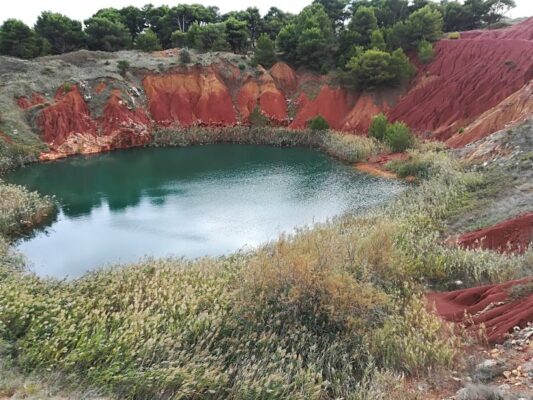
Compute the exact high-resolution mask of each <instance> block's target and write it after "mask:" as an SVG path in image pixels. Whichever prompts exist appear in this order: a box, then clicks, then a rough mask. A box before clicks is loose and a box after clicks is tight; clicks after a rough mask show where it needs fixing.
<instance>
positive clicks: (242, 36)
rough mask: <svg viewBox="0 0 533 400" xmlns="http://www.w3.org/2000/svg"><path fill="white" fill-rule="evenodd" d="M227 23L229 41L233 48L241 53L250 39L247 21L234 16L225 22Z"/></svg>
mask: <svg viewBox="0 0 533 400" xmlns="http://www.w3.org/2000/svg"><path fill="white" fill-rule="evenodd" d="M225 25H226V36H227V41H228V43H229V45H230V46H231V49H232V50H233V52H234V53H241V52H242V51H243V50H244V49H245V48H246V44H247V41H248V30H247V27H246V22H244V21H239V20H237V19H236V18H233V17H232V18H230V19H228V20H227V21H226V22H225Z"/></svg>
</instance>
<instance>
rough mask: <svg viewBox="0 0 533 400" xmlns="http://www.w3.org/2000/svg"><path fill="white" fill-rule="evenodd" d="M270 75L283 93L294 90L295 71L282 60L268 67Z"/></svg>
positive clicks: (295, 83) (295, 84)
mask: <svg viewBox="0 0 533 400" xmlns="http://www.w3.org/2000/svg"><path fill="white" fill-rule="evenodd" d="M269 72H270V75H271V76H272V78H273V79H274V81H275V82H276V84H277V85H278V87H279V88H280V89H281V90H283V92H285V93H291V92H294V91H295V90H296V88H297V86H298V77H297V76H296V72H294V70H293V69H292V68H291V67H289V66H288V65H287V64H285V63H284V62H277V63H276V64H274V65H273V66H272V68H270V71H269Z"/></svg>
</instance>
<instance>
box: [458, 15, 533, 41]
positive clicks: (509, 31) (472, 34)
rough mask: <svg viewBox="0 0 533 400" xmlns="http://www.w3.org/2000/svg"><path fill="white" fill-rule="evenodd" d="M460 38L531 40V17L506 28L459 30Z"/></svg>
mask: <svg viewBox="0 0 533 400" xmlns="http://www.w3.org/2000/svg"><path fill="white" fill-rule="evenodd" d="M461 39H523V40H533V17H530V18H528V19H526V20H524V21H522V22H521V23H519V24H516V25H512V26H510V27H508V28H502V29H494V30H486V29H484V30H475V31H467V32H461Z"/></svg>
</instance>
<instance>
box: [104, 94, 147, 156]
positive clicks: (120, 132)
mask: <svg viewBox="0 0 533 400" xmlns="http://www.w3.org/2000/svg"><path fill="white" fill-rule="evenodd" d="M100 123H101V127H102V131H103V134H104V135H106V136H112V137H113V141H112V142H111V143H110V149H112V148H128V147H136V146H142V145H145V144H147V143H148V142H149V141H150V139H151V135H150V130H149V127H150V120H149V118H148V117H147V116H146V114H145V113H144V111H143V110H141V109H136V110H135V111H131V110H129V109H128V107H127V106H126V105H125V104H124V102H123V100H122V99H121V94H120V91H119V90H114V91H113V92H112V94H111V97H110V98H109V100H108V101H107V104H106V106H105V108H104V114H103V116H102V120H101V121H100Z"/></svg>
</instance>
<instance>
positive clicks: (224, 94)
mask: <svg viewBox="0 0 533 400" xmlns="http://www.w3.org/2000/svg"><path fill="white" fill-rule="evenodd" d="M143 85H144V90H145V92H146V95H147V97H148V108H149V110H150V113H151V115H152V118H153V119H154V120H155V122H156V123H157V124H158V125H161V126H172V125H179V126H184V127H188V126H192V125H207V126H209V125H213V126H215V125H222V126H232V125H235V124H236V123H237V114H236V112H235V109H234V108H233V103H232V99H231V96H230V93H229V90H228V88H227V87H226V86H225V85H224V83H223V82H222V81H221V80H220V79H219V78H218V77H217V75H216V74H215V73H214V71H213V70H212V69H204V70H199V69H196V70H193V71H188V72H183V73H171V74H166V75H147V76H146V77H145V78H144V80H143Z"/></svg>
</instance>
